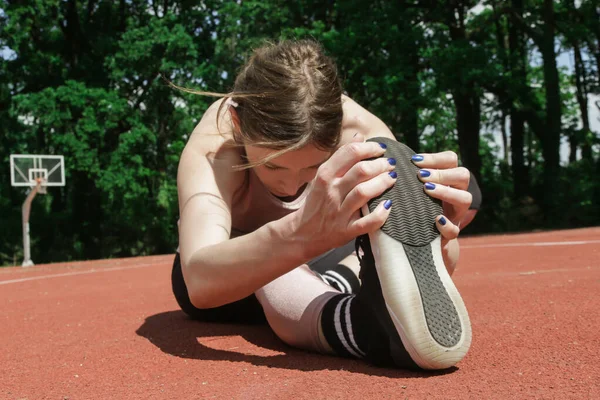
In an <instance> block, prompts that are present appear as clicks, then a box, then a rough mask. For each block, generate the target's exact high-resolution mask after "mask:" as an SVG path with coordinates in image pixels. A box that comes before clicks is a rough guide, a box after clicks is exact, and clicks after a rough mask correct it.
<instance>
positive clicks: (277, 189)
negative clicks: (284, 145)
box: [246, 145, 331, 197]
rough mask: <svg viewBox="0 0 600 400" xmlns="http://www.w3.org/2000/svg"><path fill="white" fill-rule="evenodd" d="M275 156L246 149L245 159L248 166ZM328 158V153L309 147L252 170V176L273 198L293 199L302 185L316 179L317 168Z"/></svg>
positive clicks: (267, 150) (261, 149) (259, 149)
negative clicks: (256, 177)
mask: <svg viewBox="0 0 600 400" xmlns="http://www.w3.org/2000/svg"><path fill="white" fill-rule="evenodd" d="M274 152H275V150H270V149H265V148H260V147H254V146H246V156H247V157H248V161H249V162H251V163H252V162H255V161H259V160H262V159H263V158H265V157H266V156H268V155H269V154H272V153H274ZM330 156H331V153H330V152H326V151H322V150H319V149H317V148H315V147H314V146H310V145H309V146H306V147H303V148H301V149H299V150H296V151H290V152H287V153H285V154H283V155H281V156H279V157H276V158H274V159H272V160H271V161H269V162H267V163H266V164H263V165H259V166H257V167H254V172H255V173H256V176H258V178H259V179H260V181H261V182H262V183H263V185H265V186H266V188H267V189H268V190H269V191H270V192H271V193H273V194H274V195H275V196H277V197H294V196H296V195H299V194H300V192H301V190H302V189H304V187H305V185H306V184H307V183H308V182H310V181H311V180H312V179H313V178H314V177H315V175H316V174H317V169H318V168H319V166H320V165H321V164H323V163H324V162H325V161H327V159H328V158H329V157H330Z"/></svg>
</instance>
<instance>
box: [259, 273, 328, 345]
mask: <svg viewBox="0 0 600 400" xmlns="http://www.w3.org/2000/svg"><path fill="white" fill-rule="evenodd" d="M337 294H339V292H338V291H337V290H335V289H333V288H331V287H330V286H328V285H327V284H325V283H324V282H323V281H322V280H321V279H320V278H318V277H317V276H316V275H315V274H314V273H313V272H312V271H310V270H309V269H308V267H306V266H302V267H300V268H296V269H295V270H293V271H292V272H289V273H288V274H286V275H283V276H282V277H280V278H278V279H276V280H274V281H273V282H271V283H269V284H268V285H266V286H265V287H263V288H261V289H259V290H258V291H257V292H256V297H257V298H258V301H259V302H260V304H261V305H262V308H263V311H264V313H265V316H266V318H267V322H268V323H269V326H270V327H271V329H272V330H273V332H275V334H276V335H277V336H278V337H279V338H280V339H281V340H282V341H283V342H285V343H287V344H288V345H290V346H293V347H297V348H301V349H307V350H312V351H319V352H323V346H322V344H321V343H320V339H319V323H320V315H321V311H322V310H323V307H324V305H325V303H327V301H328V300H329V299H330V298H331V297H333V296H335V295H337Z"/></svg>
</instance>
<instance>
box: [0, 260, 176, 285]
mask: <svg viewBox="0 0 600 400" xmlns="http://www.w3.org/2000/svg"><path fill="white" fill-rule="evenodd" d="M160 264H164V263H150V264H140V265H132V266H130V267H113V268H101V269H93V268H92V269H89V270H87V271H75V272H65V273H64V274H52V275H40V276H32V277H30V278H21V279H11V280H8V281H0V285H8V284H9V283H19V282H27V281H37V280H40V279H50V278H60V277H63V276H75V275H86V274H94V273H96V272H109V271H123V270H126V269H136V268H146V267H152V266H155V265H160Z"/></svg>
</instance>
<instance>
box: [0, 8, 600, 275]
mask: <svg viewBox="0 0 600 400" xmlns="http://www.w3.org/2000/svg"><path fill="white" fill-rule="evenodd" d="M305 37H310V38H314V39H316V40H318V41H320V42H321V43H322V44H323V45H324V47H325V48H326V50H327V52H328V54H329V55H331V56H333V57H334V58H335V60H336V61H337V64H338V67H339V70H340V73H341V76H342V79H343V83H344V88H345V90H346V91H347V93H348V95H349V96H350V97H352V98H353V99H355V100H356V101H357V102H358V103H359V104H361V105H363V106H364V107H366V108H367V109H369V110H370V111H371V112H373V113H374V114H375V115H377V116H379V117H380V118H381V119H382V120H383V121H384V122H386V123H387V124H388V125H389V126H390V128H391V129H392V131H393V132H395V133H396V134H397V137H398V139H399V140H400V141H402V142H404V143H406V144H408V145H409V146H411V147H413V148H414V149H415V150H416V151H419V152H432V151H442V150H453V151H456V152H457V153H458V154H459V156H460V159H461V162H462V164H463V165H464V166H466V167H468V168H469V169H470V170H471V171H472V172H473V173H474V175H475V176H476V177H477V180H478V181H479V184H480V186H481V188H482V191H483V206H482V209H481V211H480V212H479V214H478V215H477V217H476V219H475V220H474V222H473V223H472V224H471V225H470V226H469V227H468V228H466V230H465V232H464V234H477V233H493V232H514V231H525V230H527V231H530V230H537V229H553V228H570V227H580V226H589V225H598V224H600V178H599V176H600V157H599V153H600V143H599V135H598V133H599V132H600V120H599V114H600V97H599V96H598V95H600V72H599V65H600V3H599V1H598V0H583V1H580V0H561V1H552V0H491V1H483V2H477V1H461V0H453V1H435V0H430V1H419V0H413V1H404V0H398V1H392V0H384V1H373V0H371V1H359V0H343V1H341V0H340V1H338V0H328V1H325V0H310V1H309V0H298V1H293V2H291V1H283V0H270V1H267V0H265V1H258V0H257V1H253V0H238V1H218V0H206V1H186V0H182V1H176V0H161V1H155V0H120V1H103V0H88V1H76V0H21V1H8V0H0V161H1V168H0V182H1V183H2V184H0V265H19V264H20V262H21V260H22V256H23V254H22V252H23V250H22V237H21V234H22V230H21V205H22V203H23V201H24V199H25V195H26V190H24V189H23V188H13V187H11V186H10V168H9V155H10V154H13V153H22V154H58V155H60V154H62V155H64V156H65V165H66V180H67V182H66V186H65V187H64V188H49V189H48V193H47V194H46V195H38V196H37V197H36V198H35V200H34V202H33V207H32V217H31V221H30V225H31V241H32V246H31V248H32V254H33V258H34V260H35V262H36V263H38V264H40V263H45V262H55V261H68V260H83V259H97V258H111V257H126V256H137V255H150V254H165V253H172V252H174V251H175V249H176V247H177V225H176V222H177V219H178V205H177V190H176V171H177V164H178V160H179V156H180V154H181V151H182V150H183V147H184V146H185V143H186V140H187V138H188V135H189V134H190V133H191V131H192V130H193V128H194V126H195V125H196V124H197V123H198V122H199V120H200V118H201V117H202V114H203V112H204V110H205V109H206V108H207V107H208V105H209V104H210V103H211V102H212V101H214V99H212V98H206V97H200V96H194V95H189V94H185V93H182V92H178V91H174V90H173V89H171V88H169V87H168V86H167V84H166V83H165V80H164V79H163V78H162V77H164V78H166V79H168V80H170V81H172V82H174V83H176V84H178V85H181V86H185V87H189V88H194V89H200V90H212V91H220V92H227V91H228V90H229V89H230V88H231V85H232V82H233V79H234V77H235V75H236V72H237V70H238V68H239V67H240V66H241V65H242V64H243V62H244V61H245V59H246V57H247V55H248V53H249V51H250V50H251V49H252V48H253V47H256V46H259V45H261V44H263V43H264V40H265V39H270V40H278V39H280V38H305Z"/></svg>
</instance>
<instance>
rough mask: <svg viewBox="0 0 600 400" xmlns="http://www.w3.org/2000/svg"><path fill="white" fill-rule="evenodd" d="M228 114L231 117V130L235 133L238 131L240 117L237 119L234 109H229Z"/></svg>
mask: <svg viewBox="0 0 600 400" xmlns="http://www.w3.org/2000/svg"><path fill="white" fill-rule="evenodd" d="M229 114H230V115H231V122H232V124H233V128H234V129H235V130H236V131H238V132H239V131H240V117H238V114H237V111H236V109H235V108H234V107H229Z"/></svg>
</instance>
